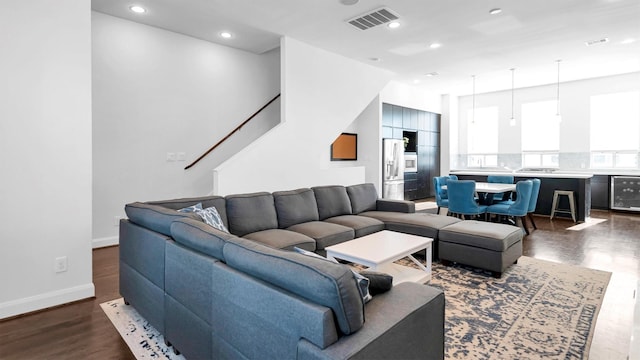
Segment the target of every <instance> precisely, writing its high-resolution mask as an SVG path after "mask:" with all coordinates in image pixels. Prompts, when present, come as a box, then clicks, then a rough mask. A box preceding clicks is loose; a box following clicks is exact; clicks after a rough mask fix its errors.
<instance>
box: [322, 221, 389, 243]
mask: <svg viewBox="0 0 640 360" xmlns="http://www.w3.org/2000/svg"><path fill="white" fill-rule="evenodd" d="M324 221H326V222H329V223H333V224H340V225H342V226H346V227H350V228H352V229H353V230H354V231H355V237H357V238H359V237H362V236H365V235H369V234H373V233H374V232H378V231H382V230H384V223H383V222H382V221H380V220H378V219H374V218H372V217H367V216H360V215H340V216H334V217H331V218H328V219H325V220H324Z"/></svg>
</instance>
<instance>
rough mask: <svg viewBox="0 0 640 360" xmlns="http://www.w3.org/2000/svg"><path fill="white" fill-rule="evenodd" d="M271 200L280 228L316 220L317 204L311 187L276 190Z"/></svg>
mask: <svg viewBox="0 0 640 360" xmlns="http://www.w3.org/2000/svg"><path fill="white" fill-rule="evenodd" d="M273 200H274V202H275V205H276V212H277V215H278V225H279V226H280V228H281V229H286V228H288V227H289V226H291V225H295V224H300V223H305V222H308V221H317V220H318V204H317V203H316V197H315V196H314V195H313V191H312V190H311V189H298V190H291V191H276V192H274V193H273Z"/></svg>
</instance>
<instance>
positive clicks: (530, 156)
mask: <svg viewBox="0 0 640 360" xmlns="http://www.w3.org/2000/svg"><path fill="white" fill-rule="evenodd" d="M556 110H557V103H556V101H555V100H551V101H539V102H533V103H525V104H522V165H523V167H558V166H559V165H560V164H559V161H558V158H559V152H560V124H559V123H558V121H557V120H556V117H555V115H556Z"/></svg>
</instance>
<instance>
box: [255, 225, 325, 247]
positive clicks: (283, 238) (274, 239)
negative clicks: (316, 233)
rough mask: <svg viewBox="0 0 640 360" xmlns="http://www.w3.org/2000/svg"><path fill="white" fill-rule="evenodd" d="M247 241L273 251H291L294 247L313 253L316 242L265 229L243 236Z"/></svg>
mask: <svg viewBox="0 0 640 360" xmlns="http://www.w3.org/2000/svg"><path fill="white" fill-rule="evenodd" d="M244 237H245V238H247V239H250V240H254V241H257V242H259V243H262V244H264V245H268V246H270V247H272V248H275V249H283V250H293V248H294V247H296V246H297V247H299V248H301V249H305V250H309V251H314V250H315V249H316V242H315V240H313V239H312V238H310V237H308V236H306V235H304V234H300V233H297V232H293V231H288V230H283V229H267V230H262V231H256V232H253V233H250V234H245V236H244Z"/></svg>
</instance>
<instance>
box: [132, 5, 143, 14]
mask: <svg viewBox="0 0 640 360" xmlns="http://www.w3.org/2000/svg"><path fill="white" fill-rule="evenodd" d="M129 10H131V11H133V12H134V13H137V14H142V13H146V12H147V9H145V8H143V7H142V6H138V5H133V6H130V7H129Z"/></svg>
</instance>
